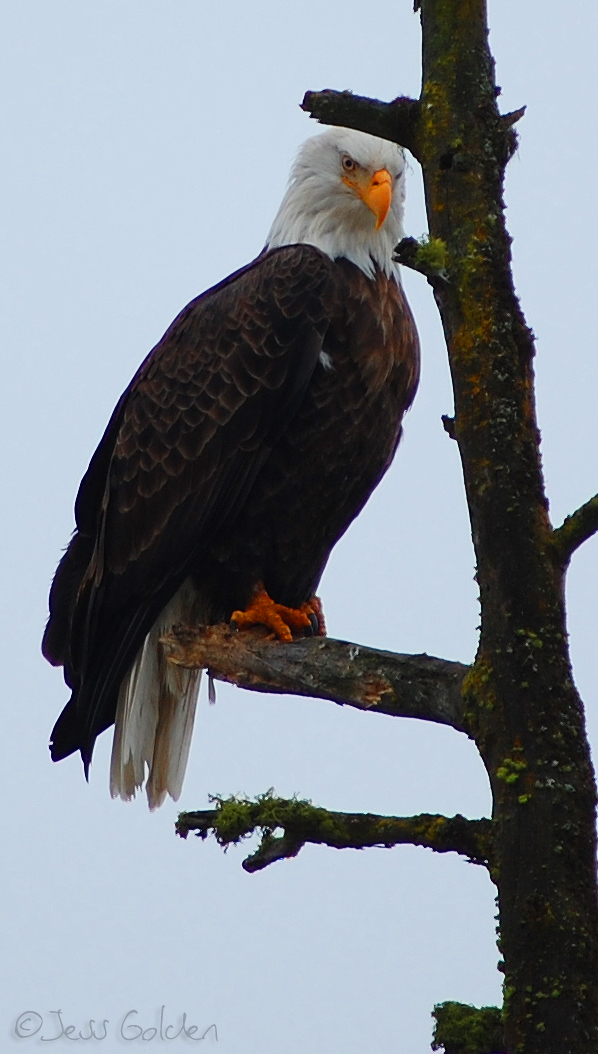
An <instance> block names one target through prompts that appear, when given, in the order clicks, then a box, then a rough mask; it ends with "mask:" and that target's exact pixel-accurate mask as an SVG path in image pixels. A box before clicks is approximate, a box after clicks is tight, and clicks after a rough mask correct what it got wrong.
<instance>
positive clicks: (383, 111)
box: [301, 90, 420, 157]
mask: <svg viewBox="0 0 598 1054" xmlns="http://www.w3.org/2000/svg"><path fill="white" fill-rule="evenodd" d="M301 109H302V110H305V111H306V112H307V113H309V114H310V115H311V116H312V117H314V118H315V119H316V120H317V121H319V122H320V123H321V124H334V125H341V127H347V128H357V130H358V131H360V132H369V133H370V135H377V136H380V138H382V139H390V140H391V142H393V143H398V144H399V145H400V146H406V147H407V149H408V150H410V151H411V153H412V154H413V155H414V157H417V156H418V128H419V116H420V104H419V102H418V101H417V100H415V99H408V98H407V97H405V96H399V98H398V99H393V101H392V102H381V101H380V100H379V99H368V98H367V97H366V96H363V95H353V93H352V92H350V91H330V90H326V91H308V92H306V93H305V95H304V97H303V102H302V103H301Z"/></svg>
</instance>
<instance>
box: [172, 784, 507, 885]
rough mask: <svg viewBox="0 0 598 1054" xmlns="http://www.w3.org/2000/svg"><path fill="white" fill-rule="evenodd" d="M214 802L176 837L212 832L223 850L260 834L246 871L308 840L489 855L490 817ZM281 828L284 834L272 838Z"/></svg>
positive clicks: (182, 823)
mask: <svg viewBox="0 0 598 1054" xmlns="http://www.w3.org/2000/svg"><path fill="white" fill-rule="evenodd" d="M212 801H214V802H215V803H216V808H215V809H206V810H203V811H200V812H184V813H181V814H180V816H179V818H178V821H177V825H176V830H177V834H179V835H180V836H181V838H186V837H187V835H188V834H189V832H190V831H195V832H196V833H197V834H198V836H199V837H201V838H207V836H208V834H209V833H210V832H211V833H212V834H214V836H215V838H216V840H217V841H218V843H219V844H220V845H222V846H225V847H226V846H228V845H235V844H237V843H238V842H240V841H242V839H243V838H247V837H248V836H249V835H251V834H253V833H254V832H256V831H260V832H261V835H262V839H261V843H260V846H259V848H258V849H257V851H256V852H255V853H253V854H252V855H251V856H249V857H247V859H246V860H244V861H243V867H244V868H245V870H246V871H259V870H261V869H262V868H264V867H267V866H268V864H271V863H274V861H275V860H283V859H286V858H288V857H292V856H296V855H297V853H298V852H299V850H300V849H301V848H302V847H303V846H304V845H305V843H306V842H311V843H313V844H314V845H329V846H331V847H332V848H334V849H365V848H369V847H372V846H385V847H386V848H390V847H391V846H395V845H421V846H425V847H426V848H428V849H434V850H435V852H437V853H451V852H452V853H460V854H461V855H462V856H465V857H467V859H468V860H470V861H471V862H472V863H475V864H484V865H488V863H489V860H490V857H491V843H492V821H491V820H488V819H482V820H466V819H465V817H463V816H452V817H448V816H431V815H429V814H428V813H422V814H421V815H420V816H377V815H375V814H372V813H345V812H330V811H329V810H328V809H320V808H318V807H316V806H314V805H312V804H311V802H308V801H299V800H297V799H296V798H293V799H291V800H288V799H285V798H277V797H275V796H274V794H273V792H272V791H268V792H267V794H263V795H260V796H259V797H258V798H256V800H255V801H249V800H248V799H245V798H236V797H232V798H226V799H223V798H218V797H214V798H212ZM280 828H281V829H282V830H283V831H284V834H283V835H282V837H275V835H274V832H275V831H276V830H277V829H280Z"/></svg>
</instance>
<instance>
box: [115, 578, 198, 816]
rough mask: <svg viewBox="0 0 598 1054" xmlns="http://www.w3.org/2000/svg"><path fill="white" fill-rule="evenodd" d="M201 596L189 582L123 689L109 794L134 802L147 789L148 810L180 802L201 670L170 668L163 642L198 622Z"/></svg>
mask: <svg viewBox="0 0 598 1054" xmlns="http://www.w3.org/2000/svg"><path fill="white" fill-rule="evenodd" d="M197 599H198V598H197V593H196V590H195V587H194V586H193V584H192V582H191V581H190V580H189V579H187V581H186V582H184V583H183V585H182V586H181V588H180V589H179V590H178V592H177V593H175V595H174V597H173V598H172V600H170V602H169V603H168V604H167V605H166V607H165V608H164V610H163V611H162V612H161V614H160V615H159V617H158V618H157V619H156V621H155V623H154V625H153V627H152V629H151V630H150V632H149V633H148V634H147V636H146V638H145V640H144V642H143V645H142V647H141V648H140V650H139V652H138V653H137V656H136V658H135V660H134V662H133V665H132V666H131V669H130V670H129V672H128V674H127V675H126V677H125V678H124V679H123V681H122V684H121V686H120V691H119V697H118V706H117V710H116V719H115V729H114V741H113V744H112V761H111V765H110V793H111V795H112V797H113V798H117V797H120V798H122V799H123V800H124V801H130V800H131V798H134V797H135V794H136V792H137V790H138V789H139V788H140V787H142V786H143V783H144V780H145V777H146V774H147V784H146V793H147V798H148V804H149V807H150V809H157V808H158V807H159V806H160V805H162V803H163V802H164V799H165V798H166V795H167V794H170V796H171V798H173V799H174V800H175V801H177V800H178V798H179V796H180V793H181V788H182V785H183V778H184V775H185V769H186V767H187V758H188V756H189V746H190V743H191V735H192V732H193V723H194V720H195V709H196V706H197V697H198V694H199V683H200V678H201V670H184V669H182V668H181V667H176V666H173V665H172V664H170V663H169V662H168V661H167V659H166V656H165V655H164V650H163V647H162V645H161V644H160V638H161V637H162V636H163V635H164V634H165V633H168V632H169V630H170V629H171V627H172V626H173V625H175V624H176V623H180V622H182V623H191V622H194V621H196V617H197Z"/></svg>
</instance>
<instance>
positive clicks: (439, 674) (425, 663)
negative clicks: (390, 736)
mask: <svg viewBox="0 0 598 1054" xmlns="http://www.w3.org/2000/svg"><path fill="white" fill-rule="evenodd" d="M162 643H163V646H164V648H165V649H166V654H167V655H168V658H169V660H170V662H172V663H174V664H175V665H178V666H184V667H186V668H188V669H189V668H190V669H198V668H199V669H207V670H208V671H209V673H210V675H211V677H213V678H215V679H216V680H219V681H228V682H229V683H230V684H236V685H237V686H238V687H239V688H249V689H251V690H253V691H257V692H275V693H280V694H284V693H287V694H291V695H304V696H310V697H312V698H313V697H315V698H318V699H329V700H331V701H332V702H335V703H339V704H341V705H346V706H354V707H356V708H357V709H358V710H370V711H372V712H373V713H378V714H389V715H390V716H392V717H417V718H420V719H421V720H424V721H436V722H438V723H439V724H443V725H451V726H452V727H453V728H455V729H457V730H458V731H460V732H466V731H467V722H466V718H465V714H464V704H463V696H462V685H463V679H464V677H465V674H466V673H467V671H468V667H467V666H464V665H463V664H462V663H460V662H449V661H448V660H446V659H437V658H434V657H433V656H431V655H398V654H395V653H394V652H389V651H378V650H376V649H375V648H364V647H363V646H362V645H359V644H350V643H347V642H346V641H340V640H332V639H331V638H330V637H311V638H305V639H303V640H296V641H293V643H292V644H283V643H282V642H280V641H274V640H269V639H268V638H267V637H266V636H265V634H264V631H262V630H259V629H257V630H251V631H244V632H242V633H237V632H235V631H233V630H230V629H229V628H228V627H227V626H224V625H221V626H207V627H203V628H202V627H199V628H187V627H175V630H174V632H173V633H172V634H171V635H169V636H167V637H164V638H163V640H162Z"/></svg>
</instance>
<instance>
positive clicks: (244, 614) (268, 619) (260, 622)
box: [231, 588, 319, 642]
mask: <svg viewBox="0 0 598 1054" xmlns="http://www.w3.org/2000/svg"><path fill="white" fill-rule="evenodd" d="M314 599H315V598H314ZM311 605H312V601H309V602H308V603H307V604H303V606H302V607H301V608H288V607H286V606H285V605H284V604H277V603H275V601H274V600H272V598H271V597H269V596H268V594H267V593H266V590H265V589H264V588H261V589H258V590H257V592H256V593H255V596H254V598H253V600H252V601H251V604H250V605H249V607H248V608H247V610H246V611H233V613H232V615H231V622H232V623H234V624H235V625H236V626H237V628H238V629H243V628H246V627H248V626H266V627H267V629H269V630H271V631H272V633H273V634H274V635H275V636H276V637H278V639H279V640H284V641H287V642H289V641H292V639H293V631H295V632H297V631H305V630H306V629H311V628H312V621H311V619H310V615H316V618H317V617H318V614H317V611H316V610H315V609H314V608H313V607H312V606H311ZM318 625H319V619H318Z"/></svg>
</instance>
